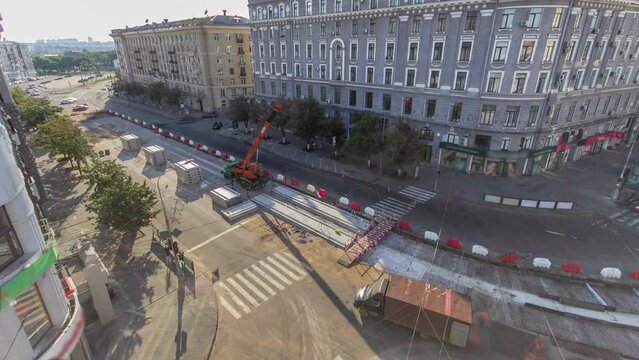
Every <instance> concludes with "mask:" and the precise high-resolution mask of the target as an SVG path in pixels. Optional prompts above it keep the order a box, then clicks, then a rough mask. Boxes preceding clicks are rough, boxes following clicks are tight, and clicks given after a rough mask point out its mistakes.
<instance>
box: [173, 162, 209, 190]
mask: <svg viewBox="0 0 639 360" xmlns="http://www.w3.org/2000/svg"><path fill="white" fill-rule="evenodd" d="M174 167H175V172H176V173H177V178H178V181H179V182H180V183H182V184H184V185H192V184H199V183H200V182H202V179H203V178H202V170H201V169H200V165H198V164H196V163H195V161H193V159H188V160H182V161H178V162H176V163H175V164H174Z"/></svg>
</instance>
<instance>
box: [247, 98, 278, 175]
mask: <svg viewBox="0 0 639 360" xmlns="http://www.w3.org/2000/svg"><path fill="white" fill-rule="evenodd" d="M280 110H282V104H280V103H279V102H275V105H274V106H273V110H271V113H270V114H269V116H268V117H267V118H266V119H264V125H262V130H260V133H259V134H257V137H256V138H255V140H254V141H253V146H251V149H250V150H249V152H248V154H246V157H245V158H244V160H243V161H242V163H241V167H242V168H243V169H245V168H246V167H247V166H248V165H249V163H250V162H251V159H252V158H253V155H255V152H256V151H257V149H259V147H260V143H261V142H262V139H264V137H265V136H266V133H267V132H268V129H269V128H270V127H271V122H272V121H273V119H275V116H276V115H277V113H278V112H280Z"/></svg>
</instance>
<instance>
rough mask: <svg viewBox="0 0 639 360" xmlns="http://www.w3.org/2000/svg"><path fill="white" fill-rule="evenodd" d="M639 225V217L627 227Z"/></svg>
mask: <svg viewBox="0 0 639 360" xmlns="http://www.w3.org/2000/svg"><path fill="white" fill-rule="evenodd" d="M638 223H639V217H637V218H636V219H634V220H632V221H631V222H629V223H627V224H626V225H628V226H635V224H638Z"/></svg>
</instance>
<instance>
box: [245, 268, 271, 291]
mask: <svg viewBox="0 0 639 360" xmlns="http://www.w3.org/2000/svg"><path fill="white" fill-rule="evenodd" d="M244 273H246V276H248V277H250V278H251V280H253V281H255V282H256V283H257V284H258V285H259V286H261V287H262V289H264V290H266V292H267V293H269V294H271V295H275V294H277V292H276V291H275V290H273V288H271V287H270V286H268V285H266V283H265V282H264V281H262V279H260V278H258V277H257V276H256V275H255V274H253V273H252V272H251V271H250V270H249V269H244Z"/></svg>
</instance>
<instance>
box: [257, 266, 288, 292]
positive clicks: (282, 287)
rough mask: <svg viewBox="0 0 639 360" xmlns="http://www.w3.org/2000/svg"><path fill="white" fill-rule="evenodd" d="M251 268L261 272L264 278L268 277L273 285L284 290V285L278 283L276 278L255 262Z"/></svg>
mask: <svg viewBox="0 0 639 360" xmlns="http://www.w3.org/2000/svg"><path fill="white" fill-rule="evenodd" d="M251 270H253V271H255V272H256V273H258V274H260V275H261V276H262V277H263V278H264V279H266V281H268V282H270V283H271V284H272V285H273V286H275V287H276V288H278V289H279V290H280V291H282V290H284V286H283V285H282V284H280V283H278V282H277V281H275V279H273V278H272V277H271V276H270V275H269V274H268V273H267V272H266V271H264V270H262V268H259V267H257V265H255V264H253V265H251Z"/></svg>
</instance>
